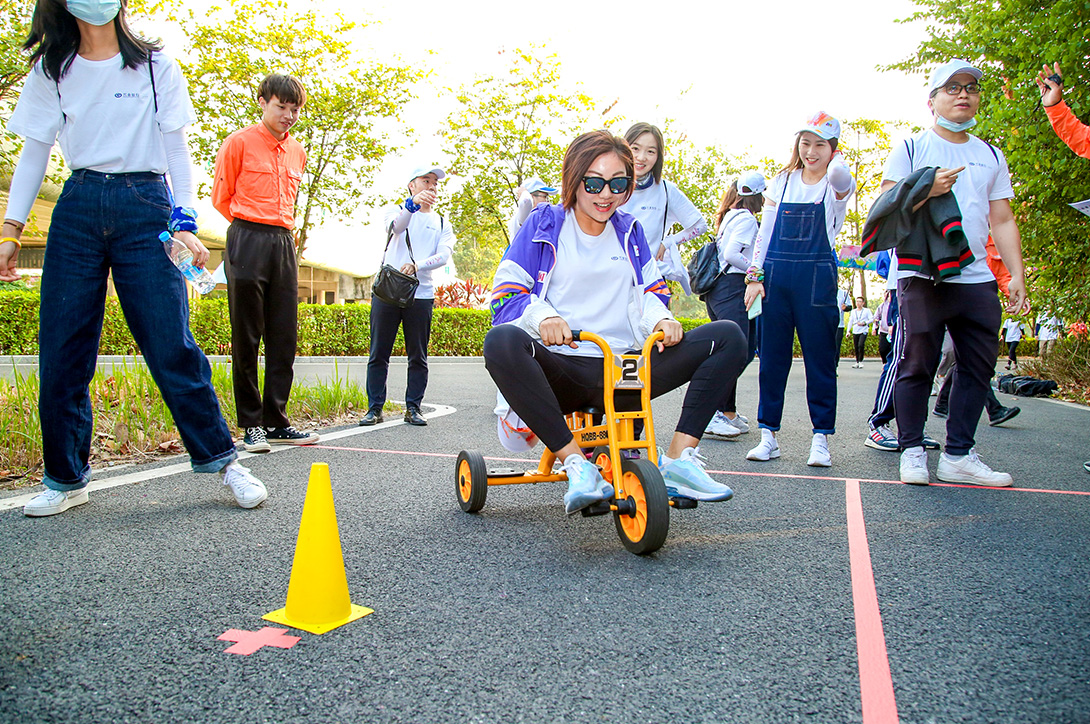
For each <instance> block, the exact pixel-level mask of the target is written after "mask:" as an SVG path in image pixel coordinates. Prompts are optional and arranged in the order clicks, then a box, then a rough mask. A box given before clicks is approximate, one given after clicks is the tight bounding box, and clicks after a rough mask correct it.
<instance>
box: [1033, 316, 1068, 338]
mask: <svg viewBox="0 0 1090 724" xmlns="http://www.w3.org/2000/svg"><path fill="white" fill-rule="evenodd" d="M1037 324H1039V325H1041V331H1040V333H1039V334H1038V337H1037V339H1039V340H1040V341H1042V342H1047V341H1049V340H1052V339H1059V338H1060V330H1061V329H1062V328H1063V322H1061V321H1060V320H1059V319H1057V318H1056V317H1046V316H1045V315H1043V314H1042V315H1041V316H1039V317H1037Z"/></svg>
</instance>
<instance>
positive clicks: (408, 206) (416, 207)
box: [405, 196, 422, 214]
mask: <svg viewBox="0 0 1090 724" xmlns="http://www.w3.org/2000/svg"><path fill="white" fill-rule="evenodd" d="M421 208H422V207H421V206H420V204H418V203H416V202H415V201H413V197H412V196H410V197H409V198H407V199H405V210H406V211H408V212H409V213H410V214H415V213H416V212H417V211H420V209H421Z"/></svg>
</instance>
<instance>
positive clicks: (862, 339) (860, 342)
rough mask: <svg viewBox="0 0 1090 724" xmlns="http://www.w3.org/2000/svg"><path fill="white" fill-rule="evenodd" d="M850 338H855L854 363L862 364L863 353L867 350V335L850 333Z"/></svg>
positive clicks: (864, 333)
mask: <svg viewBox="0 0 1090 724" xmlns="http://www.w3.org/2000/svg"><path fill="white" fill-rule="evenodd" d="M852 337H854V338H855V339H854V341H855V361H856V363H862V362H863V353H864V351H865V350H866V348H867V333H866V332H863V334H855V333H852Z"/></svg>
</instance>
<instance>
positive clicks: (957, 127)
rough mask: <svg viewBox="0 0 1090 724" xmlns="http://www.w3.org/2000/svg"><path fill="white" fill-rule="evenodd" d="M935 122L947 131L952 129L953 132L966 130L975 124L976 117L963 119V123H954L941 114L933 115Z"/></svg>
mask: <svg viewBox="0 0 1090 724" xmlns="http://www.w3.org/2000/svg"><path fill="white" fill-rule="evenodd" d="M935 123H937V124H939V125H940V126H942V127H943V128H945V129H946V130H948V131H953V132H954V133H961V132H962V131H968V130H969V129H970V128H972V127H973V126H975V125H976V118H970V119H969V120H967V121H965V122H964V123H954V122H953V121H950V120H947V119H946V118H943V117H942V116H935Z"/></svg>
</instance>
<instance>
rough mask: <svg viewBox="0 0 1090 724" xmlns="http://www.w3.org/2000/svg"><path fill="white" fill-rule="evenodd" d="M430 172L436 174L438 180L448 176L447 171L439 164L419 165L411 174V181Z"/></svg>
mask: <svg viewBox="0 0 1090 724" xmlns="http://www.w3.org/2000/svg"><path fill="white" fill-rule="evenodd" d="M429 173H433V174H435V180H436V181H442V180H443V179H444V178H446V176H447V172H446V171H444V170H443V169H441V168H439V167H438V166H417V167H416V168H414V169H413V171H412V173H411V174H410V175H409V181H412V180H413V179H417V178H420V177H421V176H427V175H428V174H429Z"/></svg>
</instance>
